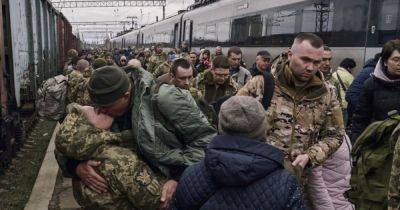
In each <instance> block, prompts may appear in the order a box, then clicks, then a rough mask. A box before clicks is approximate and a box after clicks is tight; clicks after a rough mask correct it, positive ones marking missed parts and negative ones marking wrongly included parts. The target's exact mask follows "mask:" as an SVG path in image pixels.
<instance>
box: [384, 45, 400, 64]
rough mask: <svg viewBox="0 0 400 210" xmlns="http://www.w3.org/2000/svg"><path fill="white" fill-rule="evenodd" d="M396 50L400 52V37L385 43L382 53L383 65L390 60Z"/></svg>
mask: <svg viewBox="0 0 400 210" xmlns="http://www.w3.org/2000/svg"><path fill="white" fill-rule="evenodd" d="M396 50H397V51H399V53H400V39H394V40H390V41H388V42H386V43H385V45H383V48H382V53H381V59H382V61H383V62H382V65H384V62H387V61H388V60H389V58H390V56H391V55H392V53H393V52H394V51H396Z"/></svg>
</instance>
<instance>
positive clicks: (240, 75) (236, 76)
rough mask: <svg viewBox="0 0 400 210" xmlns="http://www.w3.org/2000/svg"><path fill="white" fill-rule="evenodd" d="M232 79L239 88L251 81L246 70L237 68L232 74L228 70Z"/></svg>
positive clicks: (249, 74) (240, 67)
mask: <svg viewBox="0 0 400 210" xmlns="http://www.w3.org/2000/svg"><path fill="white" fill-rule="evenodd" d="M230 72H231V77H232V79H233V80H234V81H235V82H236V83H237V84H238V85H239V86H240V87H243V85H245V84H246V83H247V82H248V81H250V79H251V77H252V76H251V73H250V71H249V70H247V69H246V68H244V67H242V66H239V70H238V71H237V72H234V71H232V70H230ZM232 72H233V73H232Z"/></svg>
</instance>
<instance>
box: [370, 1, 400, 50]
mask: <svg viewBox="0 0 400 210" xmlns="http://www.w3.org/2000/svg"><path fill="white" fill-rule="evenodd" d="M399 9H400V2H399V1H398V0H383V1H381V5H380V9H379V10H380V11H379V13H378V14H379V20H378V24H377V27H376V32H375V33H378V44H380V45H382V44H384V43H385V42H387V41H389V40H391V39H396V38H398V37H399V36H400V15H399Z"/></svg>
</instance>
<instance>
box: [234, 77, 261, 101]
mask: <svg viewBox="0 0 400 210" xmlns="http://www.w3.org/2000/svg"><path fill="white" fill-rule="evenodd" d="M236 95H238V96H251V97H254V98H256V99H257V100H259V101H260V102H261V100H262V98H263V95H264V77H263V76H261V75H260V76H255V77H253V78H252V79H251V80H250V81H249V82H248V83H246V84H245V85H244V86H243V87H242V88H241V89H240V90H239V91H238V92H237V94H236Z"/></svg>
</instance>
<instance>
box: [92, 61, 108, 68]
mask: <svg viewBox="0 0 400 210" xmlns="http://www.w3.org/2000/svg"><path fill="white" fill-rule="evenodd" d="M103 66H107V61H106V60H104V58H97V59H96V60H94V61H93V69H98V68H100V67H103Z"/></svg>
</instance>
